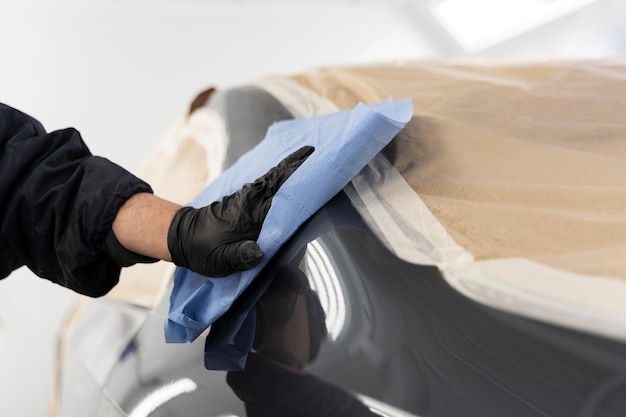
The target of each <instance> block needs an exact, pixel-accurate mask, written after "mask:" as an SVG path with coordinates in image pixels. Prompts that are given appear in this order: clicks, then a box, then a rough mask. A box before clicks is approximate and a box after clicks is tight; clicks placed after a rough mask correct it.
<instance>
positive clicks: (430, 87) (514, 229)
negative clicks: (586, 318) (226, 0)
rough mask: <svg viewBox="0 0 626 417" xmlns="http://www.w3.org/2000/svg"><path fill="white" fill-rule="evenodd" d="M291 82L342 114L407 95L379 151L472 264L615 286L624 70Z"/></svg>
mask: <svg viewBox="0 0 626 417" xmlns="http://www.w3.org/2000/svg"><path fill="white" fill-rule="evenodd" d="M291 80H293V81H295V82H296V83H297V84H299V85H300V86H303V87H306V88H308V89H310V90H312V91H314V92H316V93H317V94H319V95H321V96H322V97H324V98H326V99H329V100H330V101H331V102H333V103H334V104H335V105H337V106H338V107H339V108H342V109H348V108H351V107H353V106H354V105H356V103H357V102H358V101H363V102H365V103H372V102H376V101H380V100H383V99H385V98H387V97H392V98H393V99H396V100H399V99H403V98H407V97H411V98H412V99H413V101H414V109H415V111H414V118H413V120H412V121H411V122H410V123H409V125H408V126H407V128H405V130H404V131H402V132H401V133H400V135H399V136H398V137H397V138H396V139H395V140H394V142H393V143H392V144H391V145H390V146H389V147H388V148H387V149H386V150H385V151H384V155H385V156H386V157H387V158H388V159H389V160H390V161H391V162H392V163H393V164H394V166H395V167H396V169H397V170H398V171H399V172H400V173H401V174H402V175H403V177H404V178H405V179H406V180H407V181H408V183H409V184H410V185H411V187H412V188H413V189H414V190H415V191H416V192H417V194H418V195H419V197H420V198H421V199H422V200H423V202H424V203H425V204H426V206H427V207H428V209H429V210H430V211H431V212H432V213H433V214H434V215H435V217H436V218H437V220H438V221H439V222H440V223H441V224H442V225H443V226H444V228H445V229H446V231H447V232H448V233H449V234H450V235H451V236H452V237H453V239H454V240H455V241H456V242H457V243H459V245H461V246H462V247H463V248H465V249H466V250H468V251H469V252H470V253H472V254H473V255H474V257H475V259H476V260H477V261H480V260H490V259H500V258H526V259H530V260H534V261H536V262H540V263H542V264H544V265H548V266H551V267H555V268H559V269H562V270H565V271H570V272H574V273H578V274H584V275H590V276H604V277H612V278H620V279H626V63H623V64H622V63H607V62H568V63H554V64H528V65H517V64H489V65H486V64H474V63H454V62H414V63H408V64H403V65H381V66H368V67H350V68H332V69H331V68H329V69H321V70H318V71H317V72H315V73H310V74H301V75H297V76H294V77H291Z"/></svg>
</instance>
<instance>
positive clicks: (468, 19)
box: [432, 0, 597, 52]
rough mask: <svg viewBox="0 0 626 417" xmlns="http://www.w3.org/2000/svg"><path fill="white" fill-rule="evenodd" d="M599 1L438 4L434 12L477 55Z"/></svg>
mask: <svg viewBox="0 0 626 417" xmlns="http://www.w3.org/2000/svg"><path fill="white" fill-rule="evenodd" d="M596 1H597V0H438V1H434V2H433V3H432V12H433V14H434V15H435V17H436V18H437V19H438V20H439V22H440V23H441V25H442V26H443V27H444V28H445V29H446V30H447V31H448V32H449V33H450V34H451V35H452V37H453V38H454V39H455V40H456V41H457V42H458V43H459V44H460V45H461V46H462V47H463V48H464V49H465V50H466V51H468V52H477V51H479V50H482V49H485V48H489V47H491V46H493V45H496V44H498V43H501V42H504V41H506V40H508V39H511V38H513V37H515V36H518V35H521V34H522V33H524V32H528V31H530V30H532V29H535V28H537V27H539V26H542V25H545V24H546V23H549V22H552V21H554V20H556V19H558V18H561V17H563V16H566V15H568V14H570V13H573V12H575V11H578V10H580V9H582V8H584V7H587V6H590V5H591V4H593V3H595V2H596Z"/></svg>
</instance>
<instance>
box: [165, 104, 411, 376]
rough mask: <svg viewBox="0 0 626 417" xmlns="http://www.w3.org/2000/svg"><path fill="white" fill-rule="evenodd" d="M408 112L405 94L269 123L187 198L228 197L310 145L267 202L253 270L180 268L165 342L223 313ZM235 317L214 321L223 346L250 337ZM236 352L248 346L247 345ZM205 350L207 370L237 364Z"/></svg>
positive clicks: (191, 333) (196, 331) (185, 338)
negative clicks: (222, 273)
mask: <svg viewBox="0 0 626 417" xmlns="http://www.w3.org/2000/svg"><path fill="white" fill-rule="evenodd" d="M412 114H413V106H412V102H411V100H410V99H407V100H401V101H392V100H390V99H388V100H386V101H383V102H380V103H377V104H372V105H365V104H363V103H359V104H358V105H357V106H356V107H355V108H354V109H352V110H347V111H341V112H336V113H332V114H329V115H324V116H316V117H310V118H304V119H294V120H289V121H283V122H279V123H276V124H274V125H272V126H271V127H270V128H269V129H268V131H267V135H266V137H265V139H263V141H261V142H260V143H259V144H258V145H257V146H256V147H255V148H254V149H252V150H251V151H249V152H248V153H246V154H245V155H243V156H242V157H241V158H239V160H238V161H237V162H236V163H235V164H234V165H232V166H231V167H230V168H229V169H228V170H226V171H225V172H224V173H223V174H222V175H221V176H220V177H219V178H217V179H216V180H215V181H214V182H212V183H211V184H210V185H209V186H208V187H207V188H205V189H204V190H203V191H202V192H201V193H200V195H199V196H198V197H197V198H196V199H195V200H194V201H193V202H192V203H191V205H192V206H194V207H203V206H206V205H208V204H210V203H212V202H213V201H217V200H219V199H220V198H221V197H223V196H225V195H230V194H232V193H233V192H235V191H237V190H238V189H240V188H241V187H242V186H243V185H244V184H245V183H248V182H252V181H254V180H255V179H256V178H258V177H260V176H261V175H263V174H265V173H266V172H267V171H268V170H269V169H270V168H271V167H273V166H275V165H276V164H278V162H280V161H281V160H282V159H283V158H285V157H286V156H287V155H289V154H290V153H292V152H293V151H295V150H296V149H298V148H300V147H302V146H305V145H310V146H313V147H314V148H315V151H314V152H313V154H312V155H311V156H309V158H308V159H307V160H306V161H305V162H304V163H303V164H302V165H301V166H300V167H299V168H298V169H297V170H296V172H295V173H294V174H293V175H292V176H291V177H290V178H289V179H288V180H287V181H286V182H285V183H284V184H283V186H282V187H281V188H280V189H279V190H278V192H277V193H276V195H275V196H274V198H273V200H272V206H271V208H270V210H269V212H268V214H267V217H266V219H265V222H264V223H263V228H262V230H261V234H260V235H259V238H258V240H257V243H258V245H259V246H260V248H261V249H262V250H263V252H264V254H265V256H264V258H263V260H262V262H261V263H260V264H259V265H258V266H256V267H255V268H253V269H250V270H248V271H243V272H236V273H233V274H231V275H229V276H228V277H224V278H207V277H204V276H202V275H199V274H196V273H194V272H192V271H190V270H187V269H185V268H177V270H176V272H175V275H174V287H173V289H172V293H171V295H170V311H169V316H168V319H167V320H166V322H165V326H164V330H165V340H166V342H174V343H181V342H191V341H193V340H195V339H196V338H197V337H198V336H199V335H200V334H201V333H202V332H203V331H204V330H206V329H207V328H208V327H209V326H210V325H211V324H213V323H214V322H215V321H216V320H217V319H218V318H220V317H221V316H222V315H224V313H225V312H226V311H227V310H228V309H229V307H230V306H231V305H232V304H233V302H234V301H235V300H236V299H237V297H239V295H241V294H242V293H243V291H244V290H245V289H246V288H247V287H248V286H249V285H250V283H251V282H252V280H253V279H254V278H255V277H256V276H257V275H258V273H259V272H260V271H261V270H262V269H263V267H264V266H265V265H266V264H267V262H268V261H269V260H270V259H271V258H272V256H274V255H275V254H276V252H277V251H278V249H279V248H280V247H281V246H282V245H283V244H284V243H285V242H286V241H287V239H289V237H290V236H291V235H293V233H294V232H295V231H296V230H297V229H298V227H299V226H300V225H301V224H302V223H303V222H304V221H306V220H307V219H308V218H309V217H311V216H312V215H313V214H314V213H315V212H316V211H317V210H318V209H319V208H321V207H322V206H323V205H324V204H325V203H326V202H328V201H329V200H330V199H331V198H332V197H333V196H334V195H335V194H337V193H338V192H339V191H341V189H342V188H343V187H345V186H346V185H347V184H348V182H349V181H350V180H351V179H352V178H353V177H354V176H355V175H356V174H358V173H359V171H360V170H361V169H363V167H365V165H367V163H368V162H369V161H370V160H371V159H372V158H373V157H374V156H375V155H376V154H377V153H378V152H380V151H381V150H382V148H383V147H385V146H386V145H387V144H388V143H389V142H390V141H391V139H393V137H394V136H395V135H396V134H397V133H398V132H399V131H400V130H401V129H402V128H403V127H404V126H405V125H406V124H407V123H408V121H409V120H410V118H411V116H412ZM238 317H239V318H238V319H236V320H234V321H233V322H231V323H222V322H221V323H220V325H219V328H220V339H221V340H223V342H224V343H225V344H226V345H232V346H234V347H237V346H236V345H238V344H241V343H242V342H243V340H240V339H245V340H249V339H250V340H251V336H245V335H246V334H250V333H251V331H250V328H249V326H244V327H242V326H243V325H244V323H250V322H251V321H252V320H251V317H250V316H249V315H245V314H243V315H239V316H238ZM225 329H226V330H225ZM212 331H213V328H212V329H211V332H212ZM242 334H243V336H242ZM213 339H214V338H213ZM246 343H247V342H246ZM244 344H245V343H244ZM218 345H219V343H218ZM207 346H208V345H207ZM216 346H217V345H216ZM239 348H241V346H239ZM235 350H237V349H235ZM238 350H239V351H242V352H243V351H245V346H244V348H243V349H238ZM233 352H234V351H233ZM207 354H209V358H208V359H207V360H208V362H207V360H205V362H207V364H208V365H207V367H210V369H233V368H239V367H240V365H241V361H240V360H234V361H231V360H230V359H229V356H230V355H231V352H230V350H229V349H226V351H224V350H223V349H221V348H219V347H216V348H215V355H214V356H215V358H214V359H215V360H211V357H210V356H211V352H205V358H206V355H207ZM243 355H245V352H243ZM232 359H235V358H232Z"/></svg>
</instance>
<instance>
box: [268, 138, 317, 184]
mask: <svg viewBox="0 0 626 417" xmlns="http://www.w3.org/2000/svg"><path fill="white" fill-rule="evenodd" d="M314 150H315V148H313V147H312V146H303V147H301V148H300V149H298V150H296V151H294V152H292V153H291V154H290V155H289V156H287V157H286V158H284V159H283V160H282V161H280V162H279V163H278V165H276V166H275V167H274V168H272V169H270V170H269V171H268V172H267V174H265V175H264V176H263V177H261V178H260V179H261V181H262V182H263V183H264V184H267V186H266V187H267V190H268V192H269V194H270V195H274V194H276V192H277V191H278V189H279V188H280V187H281V186H282V185H283V183H284V182H285V181H287V179H288V178H289V177H290V176H291V174H293V173H294V171H295V170H296V169H298V168H299V167H300V165H302V164H303V163H304V161H306V160H307V158H308V157H309V156H310V155H311V154H312V153H313V151H314Z"/></svg>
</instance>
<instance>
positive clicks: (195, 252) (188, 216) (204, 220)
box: [167, 146, 313, 277]
mask: <svg viewBox="0 0 626 417" xmlns="http://www.w3.org/2000/svg"><path fill="white" fill-rule="evenodd" d="M312 152H313V147H311V146H304V147H302V148H300V149H298V150H297V151H295V152H294V153H292V154H291V155H289V156H288V157H286V158H285V159H283V160H282V161H281V162H280V163H279V164H278V165H277V166H275V167H274V168H272V169H270V170H269V171H268V172H267V174H265V175H264V176H262V177H261V178H259V179H257V180H256V181H255V182H253V183H251V184H246V185H244V186H243V188H241V189H240V190H239V191H237V192H235V193H234V194H232V195H229V196H227V197H224V198H223V199H222V201H221V202H215V203H212V204H211V205H209V206H206V207H203V208H199V209H196V208H193V207H183V208H182V209H180V210H179V211H178V212H177V213H176V215H175V216H174V219H173V220H172V223H171V224H170V227H169V232H168V235H167V246H168V249H169V251H170V254H171V255H172V261H173V262H174V263H175V264H176V265H178V266H182V267H185V268H188V269H190V270H192V271H194V272H197V273H199V274H202V275H206V276H210V277H223V276H226V275H229V274H231V273H233V272H235V271H244V270H246V269H250V268H253V267H254V266H256V265H258V264H259V262H261V258H263V252H262V251H261V249H260V248H259V246H258V245H257V244H256V242H255V240H256V239H257V238H258V237H259V234H260V233H261V226H262V225H263V221H264V220H265V216H266V215H267V212H268V211H269V209H270V205H271V204H272V198H273V197H274V195H275V194H276V192H277V191H278V189H279V188H280V186H281V185H282V184H283V183H284V182H285V181H287V178H289V177H290V176H291V174H293V172H294V171H295V170H296V169H297V168H298V167H299V166H300V165H301V164H302V163H303V162H304V161H305V160H306V159H307V158H308V156H309V155H310V154H311V153H312Z"/></svg>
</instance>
